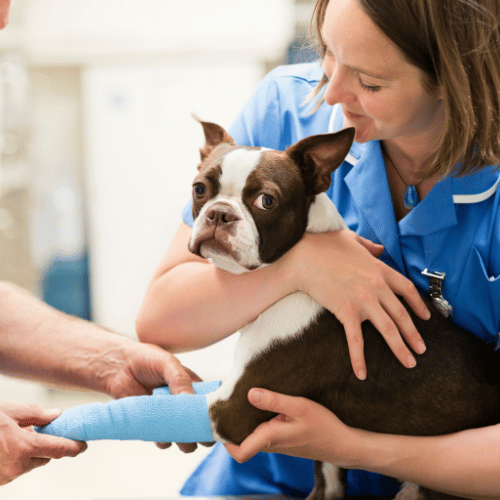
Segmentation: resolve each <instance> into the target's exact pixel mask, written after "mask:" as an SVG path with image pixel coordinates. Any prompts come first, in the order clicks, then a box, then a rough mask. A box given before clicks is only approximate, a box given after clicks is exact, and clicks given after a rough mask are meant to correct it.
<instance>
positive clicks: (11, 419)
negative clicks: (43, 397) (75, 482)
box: [0, 403, 87, 485]
mask: <svg viewBox="0 0 500 500" xmlns="http://www.w3.org/2000/svg"><path fill="white" fill-rule="evenodd" d="M60 413H61V412H60V411H59V410H44V409H42V408H40V407H38V406H37V405H16V404H10V403H0V485H2V484H7V483H9V482H11V481H12V480H14V479H16V478H17V477H19V476H20V475H22V474H24V473H25V472H29V471H30V470H32V469H34V468H36V467H40V466H42V465H45V464H47V463H48V462H49V461H50V459H51V458H62V457H76V456H77V455H78V454H80V453H81V452H83V451H85V450H86V449H87V444H86V443H82V442H79V441H71V440H69V439H64V438H59V437H54V436H46V435H43V434H38V433H36V432H35V431H34V430H33V428H32V427H31V426H33V425H37V426H42V425H47V424H48V423H49V422H52V420H54V419H55V418H56V417H58V416H59V415H60Z"/></svg>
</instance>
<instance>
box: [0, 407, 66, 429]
mask: <svg viewBox="0 0 500 500" xmlns="http://www.w3.org/2000/svg"><path fill="white" fill-rule="evenodd" d="M2 412H3V413H5V414H6V415H7V416H9V417H10V418H11V419H12V420H14V421H15V422H16V423H17V424H18V425H20V426H21V427H28V426H31V425H38V426H43V425H47V424H48V423H50V422H52V420H54V419H55V418H57V417H58V416H59V415H61V410H56V409H53V410H46V409H44V408H42V407H41V406H38V405H36V404H28V405H17V404H11V403H5V404H3V405H2Z"/></svg>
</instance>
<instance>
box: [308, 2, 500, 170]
mask: <svg viewBox="0 0 500 500" xmlns="http://www.w3.org/2000/svg"><path fill="white" fill-rule="evenodd" d="M329 1H335V0H318V1H317V3H316V7H315V11H314V18H313V23H314V27H315V29H314V31H315V38H316V41H317V48H318V51H319V54H320V56H321V58H323V57H324V55H325V50H326V46H325V43H324V41H323V39H322V37H321V29H322V26H323V22H324V19H325V11H326V8H327V5H328V2H329ZM356 1H358V2H359V5H360V6H361V7H362V8H363V9H364V11H365V12H366V13H367V15H368V16H369V17H370V18H371V20H372V21H373V22H374V23H375V25H377V26H378V27H379V28H380V29H381V30H382V32H383V33H384V34H385V36H387V37H388V38H389V39H390V40H391V41H392V42H393V43H394V44H395V45H396V47H398V49H399V50H400V51H401V53H402V54H403V56H404V58H405V59H406V60H407V61H408V62H409V63H410V64H413V65H414V66H417V67H418V68H419V69H421V70H422V72H423V75H424V77H423V84H424V86H425V88H426V89H427V90H428V91H431V92H432V91H435V90H437V89H439V92H440V95H441V96H442V98H443V104H444V106H445V123H444V126H443V130H442V133H441V137H440V139H439V143H438V146H437V148H436V154H435V159H434V162H433V163H432V165H430V167H429V168H428V170H427V171H426V177H430V176H433V175H439V176H445V175H446V174H448V173H450V171H452V170H453V169H454V167H455V165H457V168H456V169H455V170H453V173H454V174H455V175H466V174H469V173H471V172H473V171H475V170H478V169H480V168H482V167H483V166H485V165H496V164H498V163H499V160H500V0H356ZM326 83H327V78H326V76H325V75H324V76H323V78H322V80H321V81H320V83H319V84H318V86H317V88H316V90H315V91H314V93H313V96H316V95H319V94H320V93H321V90H322V89H323V87H324V86H325V84H326Z"/></svg>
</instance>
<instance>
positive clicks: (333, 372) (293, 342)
mask: <svg viewBox="0 0 500 500" xmlns="http://www.w3.org/2000/svg"><path fill="white" fill-rule="evenodd" d="M200 123H201V125H202V127H203V130H204V134H205V140H206V143H205V146H204V147H203V148H202V149H201V150H200V153H201V163H200V165H199V167H198V170H199V173H198V175H197V176H196V178H195V180H194V183H193V207H192V213H193V217H194V225H193V230H192V236H191V239H190V242H189V250H190V251H191V252H193V253H194V254H197V255H199V256H201V257H204V258H206V259H210V260H211V261H212V262H213V263H214V264H215V265H216V266H218V267H220V268H222V269H225V270H226V271H229V272H231V273H244V272H251V271H253V270H255V269H259V268H261V267H263V266H266V265H269V264H271V263H273V262H274V261H276V260H277V259H279V258H280V257H281V256H282V255H283V254H284V253H285V252H287V251H288V250H289V249H290V248H292V247H293V245H295V244H296V243H297V242H298V241H299V240H300V239H301V237H302V236H303V235H304V232H306V231H309V232H327V231H336V230H339V229H344V228H346V227H347V226H346V224H345V222H344V221H343V219H342V217H341V216H340V215H339V213H338V211H337V209H336V207H335V206H334V205H333V203H332V202H331V201H330V199H329V198H328V197H327V195H326V194H325V191H326V190H327V189H328V187H329V186H330V179H331V174H332V172H333V171H334V170H335V169H336V168H337V167H338V166H339V165H341V163H342V162H343V160H344V158H345V157H346V155H347V153H348V152H349V150H350V147H351V144H352V141H353V138H354V129H353V128H349V129H345V130H342V131H340V132H338V133H335V134H325V135H317V136H312V137H307V138H305V139H303V140H301V141H299V142H297V143H296V144H294V145H292V146H290V147H288V148H287V149H286V150H285V151H284V152H282V151H275V150H269V149H266V148H255V147H243V146H238V145H236V144H235V142H234V140H233V139H232V137H231V136H230V135H229V134H228V133H227V132H226V131H225V130H224V129H223V128H222V127H220V126H219V125H216V124H214V123H208V122H200ZM425 300H426V304H427V306H428V307H429V309H430V311H431V314H432V317H431V319H430V320H428V321H423V320H421V319H420V318H418V317H417V316H416V315H415V314H413V312H412V311H411V310H410V309H409V308H408V311H409V313H410V315H411V317H412V319H413V322H414V323H415V326H416V327H417V329H418V331H419V332H420V334H421V335H422V337H423V339H424V342H425V344H426V346H427V351H426V353H425V354H424V355H422V356H420V357H419V362H418V364H417V366H416V367H415V368H413V369H411V370H409V369H407V368H404V367H403V366H402V365H401V364H400V362H399V361H398V360H397V359H396V357H395V356H394V354H393V353H392V352H391V350H390V349H389V347H388V345H387V344H386V342H385V340H384V339H383V338H382V336H381V335H380V334H379V333H378V332H377V331H376V329H375V328H374V327H373V325H372V324H371V323H370V322H368V321H366V322H364V323H363V325H362V327H363V337H364V341H365V356H366V363H367V368H368V373H369V376H368V378H367V379H366V380H364V381H361V380H358V379H357V378H356V377H355V375H354V373H353V370H352V368H351V363H350V358H349V351H348V345H347V340H346V336H345V332H344V328H343V326H342V324H341V323H340V322H339V321H338V320H337V319H336V317H335V316H334V315H333V314H331V313H330V312H328V311H327V310H325V309H324V308H323V307H321V306H320V305H319V304H317V303H316V302H315V301H314V300H312V298H311V297H309V296H308V295H306V294H304V293H301V292H297V293H294V294H292V295H289V296H287V297H285V298H283V299H282V300H280V301H279V302H277V303H276V304H274V305H272V306H271V307H270V308H269V309H267V310H266V311H264V312H263V313H262V314H261V315H260V316H259V317H258V318H257V319H256V320H255V321H253V322H252V323H250V324H248V325H246V326H245V327H244V328H242V329H241V331H240V337H239V340H238V343H237V346H236V350H235V359H234V366H233V368H232V370H231V372H230V374H229V375H228V376H227V377H226V378H225V379H224V380H223V382H222V384H221V386H220V388H219V389H218V390H216V391H215V392H213V393H211V394H210V395H209V396H208V399H207V401H208V403H209V414H210V421H211V426H212V433H213V436H214V437H215V438H216V440H217V441H222V442H233V443H237V444H239V443H241V442H242V441H243V440H244V439H245V438H246V437H247V436H248V435H249V434H250V433H251V432H252V431H253V430H254V429H255V428H256V427H257V426H258V425H259V424H261V423H262V422H264V421H267V420H269V419H271V418H272V417H274V416H275V414H273V413H270V412H265V411H262V410H259V409H257V408H255V407H253V406H252V405H250V403H249V402H248V399H247V394H248V391H249V390H250V389H251V388H252V387H262V388H266V389H270V390H272V391H277V392H279V393H284V394H289V395H292V396H302V397H306V398H309V399H312V400H314V401H316V402H318V403H320V404H321V405H323V406H325V407H327V408H328V409H330V410H331V411H332V412H333V413H335V414H336V415H337V416H338V417H339V418H340V419H341V420H342V421H343V422H344V423H345V424H347V425H349V426H352V427H357V428H361V429H366V430H369V431H374V432H380V433H391V434H405V435H427V436H430V435H440V434H446V433H451V432H456V431H460V430H462V429H467V428H471V427H480V426H487V425H491V424H496V423H499V422H500V390H499V385H500V384H499V381H500V363H499V359H498V355H497V354H496V353H495V352H494V351H493V350H492V349H491V348H489V347H487V346H486V345H485V344H484V343H483V342H481V341H480V340H478V339H477V338H476V337H475V336H474V335H472V334H470V333H468V332H466V331H464V330H462V329H460V328H458V327H457V326H455V325H453V324H452V323H451V322H450V321H448V320H447V319H445V318H444V317H443V316H442V315H441V314H440V313H439V312H438V311H437V309H436V308H435V307H434V306H433V304H432V302H431V301H429V300H428V299H425ZM452 459H453V457H450V460H452ZM322 470H323V469H322V467H321V464H319V463H317V464H315V471H316V483H315V488H314V490H313V492H312V493H311V495H310V498H314V499H315V500H319V499H323V498H325V497H331V498H333V497H336V498H339V497H342V495H343V487H342V484H341V481H340V482H339V481H338V480H336V483H335V481H334V479H333V478H328V477H327V478H326V480H325V477H324V475H323V474H322ZM341 475H342V474H340V476H341ZM333 484H336V486H335V487H334V486H333ZM424 497H427V498H431V497H432V498H436V493H435V492H431V491H430V490H425V489H424V488H421V489H420V498H424Z"/></svg>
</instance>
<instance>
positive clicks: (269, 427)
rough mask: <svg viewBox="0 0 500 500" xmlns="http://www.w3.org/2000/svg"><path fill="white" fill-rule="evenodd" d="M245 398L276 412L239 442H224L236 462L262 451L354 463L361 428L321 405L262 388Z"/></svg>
mask: <svg viewBox="0 0 500 500" xmlns="http://www.w3.org/2000/svg"><path fill="white" fill-rule="evenodd" d="M248 399H249V401H250V403H252V404H253V405H254V406H256V407H257V408H260V409H262V410H267V411H272V412H275V413H278V414H279V415H277V416H276V417H274V418H273V419H271V420H269V421H268V422H264V423H263V424H261V425H259V426H258V427H257V429H255V431H254V432H253V433H252V434H250V435H249V436H248V437H247V438H246V439H245V441H243V443H241V445H239V446H237V445H235V444H226V445H225V447H226V449H227V451H228V452H229V453H230V454H231V456H232V457H233V458H234V459H235V460H237V461H238V462H245V461H247V460H249V459H250V458H252V457H253V456H254V455H256V454H257V453H259V452H261V451H262V452H269V453H281V454H284V455H291V456H296V457H302V458H309V459H312V460H321V461H324V462H328V463H333V464H335V465H338V466H341V467H346V468H353V467H356V465H357V464H356V460H355V458H354V457H355V456H356V454H357V449H356V448H357V446H358V445H359V443H360V440H359V436H358V435H357V433H358V432H362V431H358V430H356V429H351V428H350V427H347V426H346V425H344V424H343V423H342V422H341V421H340V420H339V419H338V418H337V417H336V416H335V415H334V414H333V413H332V412H331V411H329V410H328V409H326V408H325V407H324V406H321V405H319V404H318V403H315V402H314V401H311V400H309V399H305V398H299V397H292V396H285V395H283V394H278V393H275V392H271V391H267V390H263V389H252V390H250V392H249V394H248Z"/></svg>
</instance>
